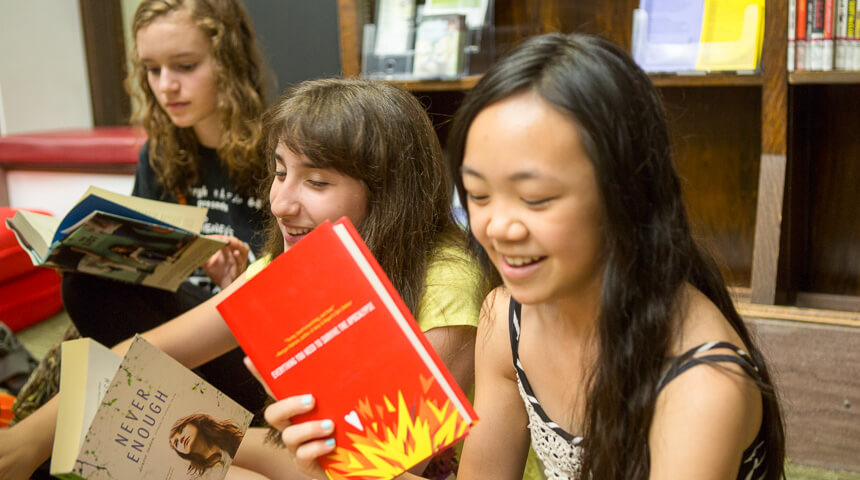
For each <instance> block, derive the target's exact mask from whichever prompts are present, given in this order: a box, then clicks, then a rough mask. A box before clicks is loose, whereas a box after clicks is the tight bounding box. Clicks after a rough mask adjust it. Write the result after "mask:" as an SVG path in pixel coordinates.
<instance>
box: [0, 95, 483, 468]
mask: <svg viewBox="0 0 860 480" xmlns="http://www.w3.org/2000/svg"><path fill="white" fill-rule="evenodd" d="M264 131H265V138H266V144H267V146H268V149H267V152H268V155H267V159H268V161H267V164H266V167H267V179H266V180H265V183H264V184H262V185H261V186H260V187H261V189H263V190H264V191H265V196H264V198H266V199H267V200H268V205H267V207H268V208H269V210H270V211H271V216H270V218H269V225H268V240H267V243H266V248H265V251H266V252H269V254H268V255H265V256H264V257H263V258H261V259H260V260H258V261H257V262H255V263H254V264H252V265H251V266H250V267H249V268H248V272H247V273H246V275H243V276H240V277H239V278H237V279H236V280H235V281H234V282H233V284H232V285H230V286H229V287H227V288H226V289H224V290H222V291H221V292H219V293H218V294H216V295H215V296H214V297H212V298H211V299H209V300H207V301H205V302H204V303H202V304H201V305H199V306H197V307H195V308H194V309H192V310H190V311H188V312H186V313H185V314H183V315H181V316H179V317H177V318H175V319H173V320H171V321H169V322H167V323H165V324H163V325H161V326H159V327H157V328H154V329H152V330H150V331H148V332H145V333H143V334H142V336H143V337H144V338H145V339H146V340H148V341H149V342H150V343H151V344H153V345H154V346H156V347H158V348H160V349H161V350H163V351H164V352H166V353H167V354H168V355H170V356H172V357H173V358H175V359H177V360H178V361H179V362H181V363H182V364H184V365H185V366H187V367H191V368H193V367H197V366H199V365H201V364H203V363H205V362H207V361H210V360H211V359H213V358H216V357H218V356H219V355H222V354H223V353H225V352H227V351H229V350H231V349H234V348H236V346H237V342H236V340H235V338H234V337H233V335H232V333H231V331H230V330H229V328H228V327H227V326H226V324H225V323H224V320H223V319H222V318H221V316H220V314H219V312H218V310H217V308H216V306H217V305H218V304H219V303H220V302H221V301H222V300H223V299H224V298H226V297H227V296H229V295H230V294H231V293H232V292H233V291H235V289H237V288H239V287H240V286H241V285H243V284H244V283H245V280H246V277H247V276H251V275H253V273H254V272H257V271H259V270H260V269H262V268H265V266H266V265H267V264H268V263H270V262H271V260H272V259H273V258H274V257H275V256H277V255H279V254H280V253H282V252H283V251H285V250H287V249H289V248H291V247H292V246H293V245H294V244H295V243H296V242H299V241H301V239H302V238H304V236H305V235H306V234H307V233H308V232H310V231H311V230H313V228H314V227H315V226H317V225H318V224H320V223H322V222H325V221H326V220H328V221H335V220H337V219H339V218H340V217H343V216H346V217H348V218H349V219H350V221H351V222H352V223H353V224H354V225H355V226H356V228H357V229H358V231H359V233H360V234H361V236H362V238H363V239H364V241H365V243H366V244H367V245H368V247H369V248H370V250H371V253H373V255H374V256H375V257H376V259H377V260H378V262H379V264H380V265H381V266H382V268H383V270H384V271H385V272H386V274H387V275H388V277H389V279H390V280H391V282H392V284H393V285H394V287H395V288H396V290H397V291H398V292H399V294H400V295H401V297H402V298H403V300H404V303H405V304H406V306H407V307H408V308H409V309H410V311H411V312H412V313H413V316H414V317H415V319H416V320H417V323H418V326H419V327H420V328H421V330H422V331H423V332H424V334H425V336H426V337H427V340H428V341H429V342H430V344H431V345H432V346H433V348H434V349H435V350H436V352H437V353H438V355H439V357H440V358H441V359H442V360H443V362H444V363H445V366H446V367H447V368H448V370H449V371H450V372H451V374H452V375H453V377H454V379H455V380H456V381H457V383H458V384H459V385H460V387H461V388H462V389H463V390H466V391H468V390H469V389H470V387H471V385H472V384H473V382H474V372H475V370H474V359H475V356H474V347H475V333H476V330H477V324H478V315H479V311H480V307H481V300H482V299H483V297H484V296H485V294H486V292H487V289H486V286H485V283H484V279H483V276H482V275H481V273H480V268H479V266H478V264H477V262H476V261H475V259H474V257H473V255H472V254H471V253H470V252H469V250H468V247H467V239H466V235H465V233H464V232H463V231H462V230H461V229H460V228H459V227H458V226H457V225H456V224H455V221H454V215H453V211H452V205H453V198H452V197H453V192H454V187H453V182H452V180H451V178H450V176H449V175H448V173H447V171H446V166H445V163H444V159H443V155H442V148H441V146H440V144H439V140H438V137H437V136H436V132H435V130H434V129H433V125H432V123H431V122H430V119H429V118H428V116H427V114H426V112H425V111H424V108H423V107H422V106H421V103H420V102H419V101H418V100H417V99H416V98H415V97H414V96H413V95H412V94H410V93H408V92H405V91H403V90H400V89H398V88H396V87H394V86H391V85H387V84H382V83H374V82H369V81H364V80H358V79H324V80H316V81H309V82H303V83H301V84H299V85H297V86H295V87H294V88H292V89H290V90H288V91H287V92H286V93H285V94H284V95H282V96H281V98H280V99H279V100H278V101H277V102H276V103H275V104H274V105H273V106H272V107H271V108H270V110H269V111H268V113H267V114H266V115H265V121H264ZM250 320H252V319H249V321H250ZM130 343H131V340H128V341H124V342H121V343H119V344H118V345H116V346H115V347H114V348H113V350H114V351H115V352H117V353H118V354H120V355H122V354H124V353H125V352H126V350H127V349H128V346H129V345H130ZM238 363H239V364H240V366H241V367H242V368H244V365H243V364H242V361H241V360H239V361H238ZM256 386H257V387H259V384H257V385H256ZM56 407H57V404H56V400H51V402H49V403H48V404H47V405H46V406H44V407H43V408H41V409H40V410H38V411H36V412H35V413H33V414H32V415H31V416H30V417H28V418H27V419H25V421H24V422H26V423H24V422H22V423H21V424H19V425H18V426H17V427H15V428H16V429H19V428H20V427H24V426H25V425H27V427H26V429H21V430H19V431H20V432H26V434H27V437H26V438H21V437H17V438H21V440H20V441H19V442H17V443H15V444H14V447H17V449H16V448H13V445H12V444H11V443H7V442H10V441H12V440H13V438H12V437H9V436H3V435H0V478H4V479H6V478H8V479H11V480H19V479H20V480H23V479H26V478H29V477H28V476H29V473H30V472H32V470H33V469H34V468H36V466H37V465H38V464H39V463H41V462H42V461H44V460H45V459H46V458H47V456H48V454H49V453H50V448H51V446H50V438H51V435H52V432H53V431H54V428H55V424H56V412H57V409H56ZM13 430H15V429H13ZM0 433H3V432H0ZM7 433H8V432H7ZM266 436H267V429H265V428H252V429H249V430H248V431H247V432H246V434H245V436H244V439H243V441H242V444H241V445H240V448H239V450H238V451H237V452H236V456H235V458H234V459H233V464H232V465H231V467H230V468H231V471H232V469H233V468H234V467H236V468H237V472H240V470H239V468H245V469H249V470H253V471H256V472H259V473H261V474H262V475H264V476H267V477H269V478H293V476H295V475H298V474H299V473H298V472H297V470H296V467H295V465H294V464H293V462H292V459H291V458H290V457H289V456H288V455H285V451H284V450H283V448H280V447H279V446H277V445H272V444H271V443H267V442H265V438H266ZM25 445H26V448H22V446H25ZM8 451H13V452H16V453H17V454H18V457H13V456H8V455H9V454H7V453H6V452H8ZM445 458H446V459H447V458H449V457H445ZM16 460H17V461H16ZM423 467H424V465H422V466H421V467H420V468H419V470H418V471H423V470H422V469H423ZM443 469H444V468H439V470H440V471H441V470H443ZM243 473H247V472H243Z"/></svg>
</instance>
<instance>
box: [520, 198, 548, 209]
mask: <svg viewBox="0 0 860 480" xmlns="http://www.w3.org/2000/svg"><path fill="white" fill-rule="evenodd" d="M520 200H522V202H523V203H524V204H526V205H528V206H529V207H545V206H547V205H548V204H549V202H551V201H553V198H541V199H539V200H527V199H525V198H522V199H520Z"/></svg>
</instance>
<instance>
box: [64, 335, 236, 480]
mask: <svg viewBox="0 0 860 480" xmlns="http://www.w3.org/2000/svg"><path fill="white" fill-rule="evenodd" d="M60 353H61V356H62V357H61V364H60V365H61V367H60V368H61V370H60V397H59V398H60V403H59V411H58V415H57V430H56V434H55V436H54V450H53V454H52V456H51V475H54V476H57V477H59V478H64V479H90V480H102V479H105V480H107V479H118V478H121V479H124V480H134V479H151V478H164V479H167V478H171V479H185V478H208V479H220V478H223V477H224V476H225V475H226V474H227V468H228V467H229V466H230V463H231V462H232V459H233V456H234V455H235V454H236V450H237V449H238V448H239V443H240V442H241V441H242V438H243V437H244V434H245V431H246V430H247V428H248V425H249V424H250V422H251V417H252V415H251V413H250V412H248V411H247V410H245V409H244V408H242V406H240V405H239V404H237V403H236V402H234V401H233V400H231V399H230V398H228V397H227V396H225V395H224V394H223V393H221V392H220V391H218V390H216V389H215V387H213V386H212V385H210V384H208V383H206V382H205V381H203V380H202V379H201V378H200V377H198V376H197V375H196V374H194V373H193V372H191V371H190V370H188V369H187V368H185V367H184V366H182V365H181V364H180V363H179V362H177V361H176V360H174V359H173V358H171V357H170V356H168V355H167V354H166V353H164V352H162V351H161V350H158V349H157V348H155V347H154V346H152V345H150V344H149V343H147V342H146V341H145V340H144V339H143V338H142V337H136V338H135V340H134V342H133V343H132V344H131V346H130V347H129V350H128V353H126V355H125V357H120V356H119V355H117V354H115V353H113V352H112V351H111V350H109V349H107V348H106V347H104V346H102V345H101V344H99V343H97V342H95V341H93V340H91V339H89V338H81V339H76V340H69V341H66V342H64V343H63V345H62V347H61V351H60Z"/></svg>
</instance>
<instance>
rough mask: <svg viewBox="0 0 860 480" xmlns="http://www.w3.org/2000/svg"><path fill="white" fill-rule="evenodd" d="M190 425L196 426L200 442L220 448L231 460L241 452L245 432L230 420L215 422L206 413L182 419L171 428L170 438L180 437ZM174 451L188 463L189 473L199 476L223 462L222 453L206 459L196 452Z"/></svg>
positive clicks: (216, 453)
mask: <svg viewBox="0 0 860 480" xmlns="http://www.w3.org/2000/svg"><path fill="white" fill-rule="evenodd" d="M188 424H191V425H194V426H195V427H196V428H197V439H198V440H203V441H205V442H206V443H208V444H209V445H214V446H216V447H218V448H219V449H221V451H223V452H225V453H227V454H228V455H230V458H232V457H235V456H236V451H237V450H239V444H240V443H241V442H242V437H244V436H245V434H244V432H242V431H241V430H240V429H239V426H238V425H236V424H235V423H233V422H231V421H229V420H224V421H219V420H215V419H214V418H212V417H210V416H209V415H206V414H205V413H195V414H192V415H188V416H187V417H183V418H180V419H179V420H177V421H176V423H174V424H173V427H171V429H170V436H171V437H173V436H174V435H178V434H179V433H180V432H182V429H183V428H185V426H186V425H188ZM174 451H176V454H177V455H179V456H180V457H181V458H183V459H185V460H187V461H188V473H190V474H193V475H197V476H200V475H203V473H205V472H206V470H207V469H209V468H212V467H214V466H215V465H218V464H219V463H221V462H222V461H223V455H222V454H221V452H215V453H213V454H212V455H210V456H208V457H204V456H203V455H200V454H199V453H195V452H191V453H182V452H179V451H177V450H175V449H174Z"/></svg>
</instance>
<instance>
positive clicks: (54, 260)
mask: <svg viewBox="0 0 860 480" xmlns="http://www.w3.org/2000/svg"><path fill="white" fill-rule="evenodd" d="M206 213H207V209H205V208H200V207H194V206H189V205H178V204H174V203H168V202H160V201H157V200H149V199H145V198H138V197H133V196H130V195H122V194H119V193H114V192H110V191H107V190H104V189H101V188H97V187H90V188H89V189H87V191H86V193H84V195H83V197H81V199H80V200H79V201H78V202H77V203H76V204H75V205H74V206H73V207H72V208H71V209H70V210H69V211H68V212H67V213H66V214H65V215H64V216H63V217H62V218H57V217H53V216H51V215H44V214H40V213H35V212H28V211H24V210H18V212H17V213H16V214H15V216H14V217H12V218H10V219H7V220H6V224H7V226H8V227H9V229H10V230H12V231H13V232H14V233H15V236H16V238H17V239H18V242H19V243H20V244H21V246H22V247H24V250H25V251H26V252H27V253H28V254H29V255H30V259H31V261H32V262H33V264H34V265H37V266H43V267H50V268H55V269H58V270H63V271H75V272H81V273H88V274H92V275H98V276H102V277H107V278H111V279H114V280H120V281H124V282H129V283H136V284H142V285H146V286H149V287H154V288H160V289H164V290H170V291H176V289H177V288H178V287H179V284H180V283H182V281H183V280H185V278H186V277H188V276H189V275H190V274H191V273H192V272H193V271H194V270H195V269H196V268H197V267H199V266H200V265H202V264H203V263H204V262H205V261H206V260H207V259H208V258H209V257H210V256H211V255H212V254H214V253H215V252H217V251H218V250H219V249H220V248H221V247H223V246H224V245H225V243H224V242H221V241H219V240H215V239H212V238H209V237H205V236H202V235H200V233H199V232H200V228H201V227H202V225H203V222H204V221H205V220H206Z"/></svg>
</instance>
